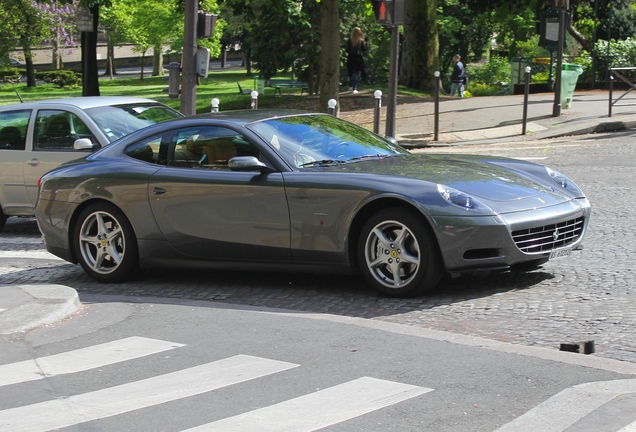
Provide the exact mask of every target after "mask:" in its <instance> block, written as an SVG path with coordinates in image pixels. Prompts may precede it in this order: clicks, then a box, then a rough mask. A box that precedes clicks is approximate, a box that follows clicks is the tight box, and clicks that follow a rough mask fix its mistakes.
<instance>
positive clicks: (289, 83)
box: [269, 79, 309, 96]
mask: <svg viewBox="0 0 636 432" xmlns="http://www.w3.org/2000/svg"><path fill="white" fill-rule="evenodd" d="M269 85H270V87H274V96H276V92H278V95H279V96H281V91H282V89H283V88H293V87H296V88H300V94H301V95H302V94H303V92H307V93H309V86H308V85H307V83H306V82H304V81H298V80H292V79H270V80H269Z"/></svg>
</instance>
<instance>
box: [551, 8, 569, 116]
mask: <svg viewBox="0 0 636 432" xmlns="http://www.w3.org/2000/svg"><path fill="white" fill-rule="evenodd" d="M552 7H553V8H554V9H557V10H558V11H559V27H558V40H557V65H556V69H557V70H556V82H555V86H554V105H553V107H552V117H559V116H560V115H561V79H562V71H561V69H562V68H563V44H564V40H565V11H566V10H567V9H569V8H570V0H552Z"/></svg>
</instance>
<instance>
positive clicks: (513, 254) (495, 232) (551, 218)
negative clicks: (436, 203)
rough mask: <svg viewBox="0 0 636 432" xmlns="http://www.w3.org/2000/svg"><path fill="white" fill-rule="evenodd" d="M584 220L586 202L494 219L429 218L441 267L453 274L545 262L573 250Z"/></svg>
mask: <svg viewBox="0 0 636 432" xmlns="http://www.w3.org/2000/svg"><path fill="white" fill-rule="evenodd" d="M590 215H591V206H590V203H589V201H588V200H587V199H576V200H571V201H568V202H566V203H562V204H559V205H556V206H550V207H545V208H538V209H532V210H526V211H520V212H513V213H506V214H502V215H499V216H478V217H470V216H460V217H454V216H450V217H449V216H443V217H434V218H433V223H434V229H435V232H436V235H437V239H438V242H439V245H440V252H441V255H442V259H443V261H444V266H445V268H446V270H447V271H448V272H453V273H457V272H462V271H476V270H489V269H506V268H510V267H511V266H513V265H517V264H523V263H527V262H532V261H539V260H547V258H548V257H549V256H550V252H552V251H553V250H554V249H560V248H565V247H571V248H576V247H577V246H579V245H580V243H581V242H582V240H583V237H584V234H585V232H586V229H587V226H588V223H589V220H590ZM513 233H514V234H515V236H514V237H513ZM541 239H542V240H541ZM540 241H541V242H542V243H541V244H540V246H538V245H539V242H540ZM529 245H530V246H532V247H528V246H529Z"/></svg>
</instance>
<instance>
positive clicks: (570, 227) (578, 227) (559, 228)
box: [512, 217, 584, 253]
mask: <svg viewBox="0 0 636 432" xmlns="http://www.w3.org/2000/svg"><path fill="white" fill-rule="evenodd" d="M583 220H584V218H583V217H580V218H578V219H572V220H569V221H565V222H559V223H556V224H551V225H544V226H540V227H535V228H528V229H522V230H518V231H513V232H512V238H513V240H514V241H515V244H516V245H517V247H518V248H519V249H521V251H522V252H525V253H539V252H547V251H551V250H553V249H557V248H560V247H563V246H567V245H569V244H572V243H574V242H576V241H577V240H578V239H579V238H580V237H581V233H582V232H583Z"/></svg>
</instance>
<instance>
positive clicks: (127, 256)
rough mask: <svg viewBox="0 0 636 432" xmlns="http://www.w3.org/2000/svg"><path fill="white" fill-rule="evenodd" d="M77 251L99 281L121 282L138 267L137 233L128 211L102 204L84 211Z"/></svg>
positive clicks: (80, 222)
mask: <svg viewBox="0 0 636 432" xmlns="http://www.w3.org/2000/svg"><path fill="white" fill-rule="evenodd" d="M74 241H75V251H76V252H77V258H78V260H79V262H80V264H81V265H82V268H83V269H84V271H86V273H88V274H89V276H91V277H92V278H93V279H95V280H97V281H99V282H120V281H123V280H126V279H128V278H129V277H131V276H132V273H133V272H134V271H135V270H136V269H137V263H138V255H139V254H138V249H137V242H136V240H135V233H134V231H133V229H132V226H131V225H130V222H128V219H127V218H126V216H125V215H124V213H123V212H122V211H121V210H119V209H118V208H117V207H115V206H114V205H112V204H108V203H99V204H93V205H91V206H89V207H87V208H85V209H84V210H83V211H82V213H81V214H80V216H79V218H78V221H77V224H76V225H75V233H74Z"/></svg>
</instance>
